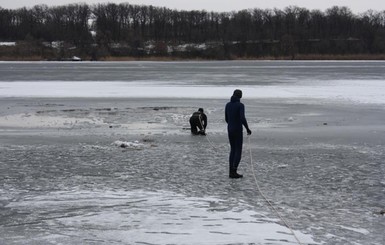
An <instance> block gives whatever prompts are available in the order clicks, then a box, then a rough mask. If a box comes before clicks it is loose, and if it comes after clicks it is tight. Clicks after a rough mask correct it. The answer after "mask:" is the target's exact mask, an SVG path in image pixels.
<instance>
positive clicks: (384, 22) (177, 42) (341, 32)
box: [0, 3, 385, 59]
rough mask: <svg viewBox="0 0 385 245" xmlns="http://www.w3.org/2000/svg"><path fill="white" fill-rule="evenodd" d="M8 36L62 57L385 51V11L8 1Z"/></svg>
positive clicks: (3, 14)
mask: <svg viewBox="0 0 385 245" xmlns="http://www.w3.org/2000/svg"><path fill="white" fill-rule="evenodd" d="M0 41H3V42H4V41H17V43H18V44H19V45H16V47H13V48H9V47H7V48H8V50H9V49H12V52H13V54H14V55H17V54H19V53H20V52H22V53H24V54H25V53H28V52H29V53H31V54H34V55H40V56H47V57H52V56H55V57H59V58H60V57H65V56H68V55H72V54H76V55H79V56H83V57H88V58H92V59H99V58H101V57H106V56H134V57H144V56H175V57H185V58H196V57H200V58H212V59H229V58H259V57H290V58H296V57H298V56H300V55H355V54H368V55H373V54H384V53H385V11H381V12H379V11H372V10H369V11H367V12H365V13H361V14H354V13H352V11H351V10H350V9H349V8H347V7H331V8H329V9H327V10H326V11H324V12H323V11H319V10H312V11H310V10H308V9H305V8H300V7H295V6H293V7H287V8H285V9H284V10H280V9H258V8H256V9H249V10H242V11H237V12H235V11H234V12H220V13H218V12H206V11H178V10H172V9H168V8H160V7H154V6H143V5H142V6H139V5H131V4H128V3H124V4H113V3H109V4H98V5H92V6H90V5H86V4H71V5H66V6H55V7H48V6H46V5H37V6H35V7H33V8H30V9H27V8H21V9H16V10H11V9H3V8H0ZM58 41H59V42H58ZM53 42H55V43H56V44H57V43H59V45H53ZM23 44H24V46H23ZM17 46H19V47H17ZM4 50H5V49H4V48H1V49H0V55H4V52H6V51H4ZM18 52H19V53H18Z"/></svg>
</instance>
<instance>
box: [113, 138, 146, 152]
mask: <svg viewBox="0 0 385 245" xmlns="http://www.w3.org/2000/svg"><path fill="white" fill-rule="evenodd" d="M113 144H114V145H116V146H119V147H122V148H128V149H135V150H141V149H143V148H144V147H145V145H144V144H142V143H139V141H137V140H135V141H134V142H128V141H121V140H117V141H115V142H114V143H113Z"/></svg>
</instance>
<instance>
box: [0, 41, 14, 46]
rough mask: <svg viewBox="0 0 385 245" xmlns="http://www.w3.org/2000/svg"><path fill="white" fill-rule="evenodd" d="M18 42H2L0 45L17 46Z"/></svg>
mask: <svg viewBox="0 0 385 245" xmlns="http://www.w3.org/2000/svg"><path fill="white" fill-rule="evenodd" d="M15 45H16V42H0V46H15Z"/></svg>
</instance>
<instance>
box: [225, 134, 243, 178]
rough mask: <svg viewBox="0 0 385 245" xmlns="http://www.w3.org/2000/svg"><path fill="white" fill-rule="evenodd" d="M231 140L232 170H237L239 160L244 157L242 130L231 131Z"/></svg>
mask: <svg viewBox="0 0 385 245" xmlns="http://www.w3.org/2000/svg"><path fill="white" fill-rule="evenodd" d="M228 136H229V141H230V147H231V150H230V157H229V163H230V170H233V171H237V169H238V165H239V162H240V161H241V158H242V145H243V134H242V131H241V132H235V133H232V132H229V133H228Z"/></svg>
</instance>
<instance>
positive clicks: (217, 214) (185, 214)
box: [6, 190, 317, 244]
mask: <svg viewBox="0 0 385 245" xmlns="http://www.w3.org/2000/svg"><path fill="white" fill-rule="evenodd" d="M222 202H223V200H220V199H217V198H213V197H207V198H192V197H187V196H184V195H181V194H177V193H172V192H165V191H160V192H146V191H124V190H110V191H92V192H88V191H79V192H51V193H47V194H45V195H38V196H30V197H26V198H25V199H24V200H19V201H18V202H15V203H12V202H11V203H10V204H8V205H7V206H6V208H12V209H17V210H18V212H25V211H28V212H34V213H35V218H34V219H35V220H30V221H26V222H27V223H28V222H44V223H46V225H47V227H49V228H48V230H47V231H46V232H45V234H44V235H42V236H40V237H34V238H30V239H31V240H29V239H27V240H24V242H26V243H29V242H30V241H33V242H35V243H42V244H44V243H49V242H50V243H58V242H60V243H67V242H71V243H72V244H73V243H75V244H77V243H78V242H79V241H81V240H83V241H94V242H96V243H97V241H100V242H103V243H110V244H111V243H114V244H115V243H122V244H146V243H148V244H232V243H234V244H243V243H244V244H247V243H257V244H258V243H261V244H262V243H267V242H268V243H270V244H293V243H295V242H296V241H295V238H294V236H293V235H292V234H291V233H290V231H289V230H288V229H287V228H286V227H283V226H281V225H278V224H277V223H276V222H277V220H272V219H270V218H268V217H266V216H265V215H264V214H262V213H256V212H255V211H253V210H252V207H250V206H247V205H246V206H242V203H240V205H239V206H238V207H237V208H236V209H233V210H227V209H226V207H221V203H222ZM243 205H244V204H243ZM222 209H224V210H222ZM44 213H47V214H49V215H48V216H46V217H44V216H43V214H44ZM59 227H60V230H61V232H60V234H55V233H53V234H51V233H50V231H51V230H52V231H54V230H55V229H58V228H59ZM296 236H298V237H299V238H300V239H301V241H302V242H303V243H304V244H308V243H311V244H317V243H315V242H314V241H313V239H312V238H311V236H309V235H305V234H302V233H300V232H296ZM6 237H8V236H7V235H6ZM76 237H79V238H81V240H77V239H76ZM74 238H75V239H74ZM14 241H16V242H17V241H18V239H17V237H15V238H14Z"/></svg>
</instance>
